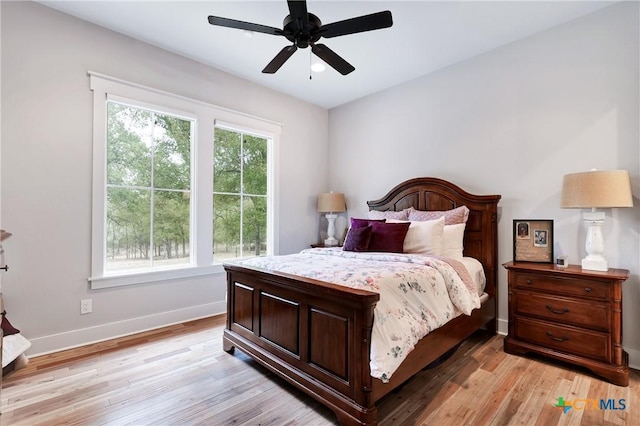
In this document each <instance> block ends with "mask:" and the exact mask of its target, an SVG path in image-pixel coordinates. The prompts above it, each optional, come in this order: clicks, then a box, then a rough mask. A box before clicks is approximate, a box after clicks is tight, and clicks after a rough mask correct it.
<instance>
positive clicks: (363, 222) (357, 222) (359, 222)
mask: <svg viewBox="0 0 640 426" xmlns="http://www.w3.org/2000/svg"><path fill="white" fill-rule="evenodd" d="M386 220H387V219H375V220H374V219H356V218H355V217H352V218H351V227H352V228H364V227H365V226H369V224H370V223H372V222H384V221H386Z"/></svg>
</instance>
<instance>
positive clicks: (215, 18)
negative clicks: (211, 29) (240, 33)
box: [209, 16, 284, 35]
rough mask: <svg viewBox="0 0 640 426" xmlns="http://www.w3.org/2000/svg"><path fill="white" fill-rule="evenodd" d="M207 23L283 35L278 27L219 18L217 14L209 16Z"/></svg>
mask: <svg viewBox="0 0 640 426" xmlns="http://www.w3.org/2000/svg"><path fill="white" fill-rule="evenodd" d="M209 23H210V24H211V25H217V26H219V27H227V28H235V29H238V30H246V31H254V32H256V33H265V34H272V35H284V32H283V31H282V30H281V29H280V28H275V27H268V26H266V25H260V24H254V23H251V22H244V21H237V20H235V19H229V18H221V17H219V16H209Z"/></svg>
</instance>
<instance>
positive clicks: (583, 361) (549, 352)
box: [503, 262, 629, 386]
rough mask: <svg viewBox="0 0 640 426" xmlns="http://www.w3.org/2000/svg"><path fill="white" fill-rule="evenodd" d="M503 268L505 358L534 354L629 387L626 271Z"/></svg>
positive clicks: (534, 266)
mask: <svg viewBox="0 0 640 426" xmlns="http://www.w3.org/2000/svg"><path fill="white" fill-rule="evenodd" d="M503 266H504V267H505V268H506V269H507V270H508V276H509V292H508V297H509V334H508V336H507V337H506V338H505V340H504V351H505V352H507V353H510V354H516V355H522V354H525V353H527V352H532V353H537V354H540V355H544V356H548V357H550V358H554V359H557V360H560V361H564V362H568V363H572V364H575V365H580V366H582V367H586V368H588V369H589V370H591V371H593V372H594V373H595V374H597V375H599V376H601V377H604V378H606V379H607V380H609V381H610V382H611V383H614V384H616V385H619V386H628V385H629V358H628V355H627V353H626V352H625V351H623V350H622V283H623V282H624V281H626V280H627V279H628V278H629V271H627V270H626V269H609V270H608V271H606V272H599V271H589V270H583V269H582V268H581V267H580V266H578V265H569V267H567V268H558V267H555V266H554V265H553V264H540V263H525V262H509V263H505V264H504V265H503Z"/></svg>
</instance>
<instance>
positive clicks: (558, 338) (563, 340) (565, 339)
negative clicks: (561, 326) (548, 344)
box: [547, 331, 569, 342]
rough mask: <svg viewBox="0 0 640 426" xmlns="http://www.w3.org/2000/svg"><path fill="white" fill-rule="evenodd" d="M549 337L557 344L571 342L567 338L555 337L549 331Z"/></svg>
mask: <svg viewBox="0 0 640 426" xmlns="http://www.w3.org/2000/svg"><path fill="white" fill-rule="evenodd" d="M547 336H549V337H550V338H551V339H552V340H555V341H556V342H565V341H567V340H569V338H568V337H567V336H562V337H555V336H554V335H553V334H552V333H551V332H550V331H547Z"/></svg>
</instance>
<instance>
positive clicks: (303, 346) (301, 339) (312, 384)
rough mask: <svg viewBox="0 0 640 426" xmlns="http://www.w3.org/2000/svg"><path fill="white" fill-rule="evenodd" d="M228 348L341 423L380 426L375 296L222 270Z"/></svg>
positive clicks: (308, 281) (268, 275) (289, 278)
mask: <svg viewBox="0 0 640 426" xmlns="http://www.w3.org/2000/svg"><path fill="white" fill-rule="evenodd" d="M225 269H226V270H227V278H228V282H227V285H228V287H227V288H228V293H227V297H228V300H227V305H228V311H227V312H228V316H227V328H226V330H225V332H224V337H223V342H224V349H225V350H226V351H228V352H231V351H233V349H234V348H235V347H237V348H238V349H241V350H242V351H243V352H246V353H247V354H249V355H251V356H252V357H253V358H254V359H255V360H256V361H258V362H259V363H260V364H262V365H264V366H265V367H267V368H268V369H270V370H271V371H273V372H274V373H276V374H277V375H279V376H280V377H282V378H284V379H285V380H286V381H288V382H289V383H291V384H293V385H294V386H296V387H298V388H299V389H301V390H302V391H304V392H306V393H307V394H309V395H311V396H312V397H314V398H316V399H317V400H318V401H320V402H322V403H323V404H324V405H326V406H327V407H329V408H330V409H332V410H333V411H334V412H335V413H336V415H337V416H338V419H339V421H340V423H342V424H364V425H368V424H375V422H376V409H375V405H374V403H375V401H374V400H373V399H372V398H371V391H372V380H373V378H372V377H371V376H370V374H369V350H370V337H371V328H372V325H373V309H374V307H375V305H376V302H377V301H378V300H379V295H378V294H377V293H372V292H368V291H362V290H353V289H349V288H346V287H341V286H337V285H333V284H328V283H324V282H321V281H316V280H312V279H305V278H301V277H294V276H291V275H288V274H280V273H269V272H265V271H261V270H259V269H249V268H244V267H240V266H235V265H229V264H228V265H225Z"/></svg>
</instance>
